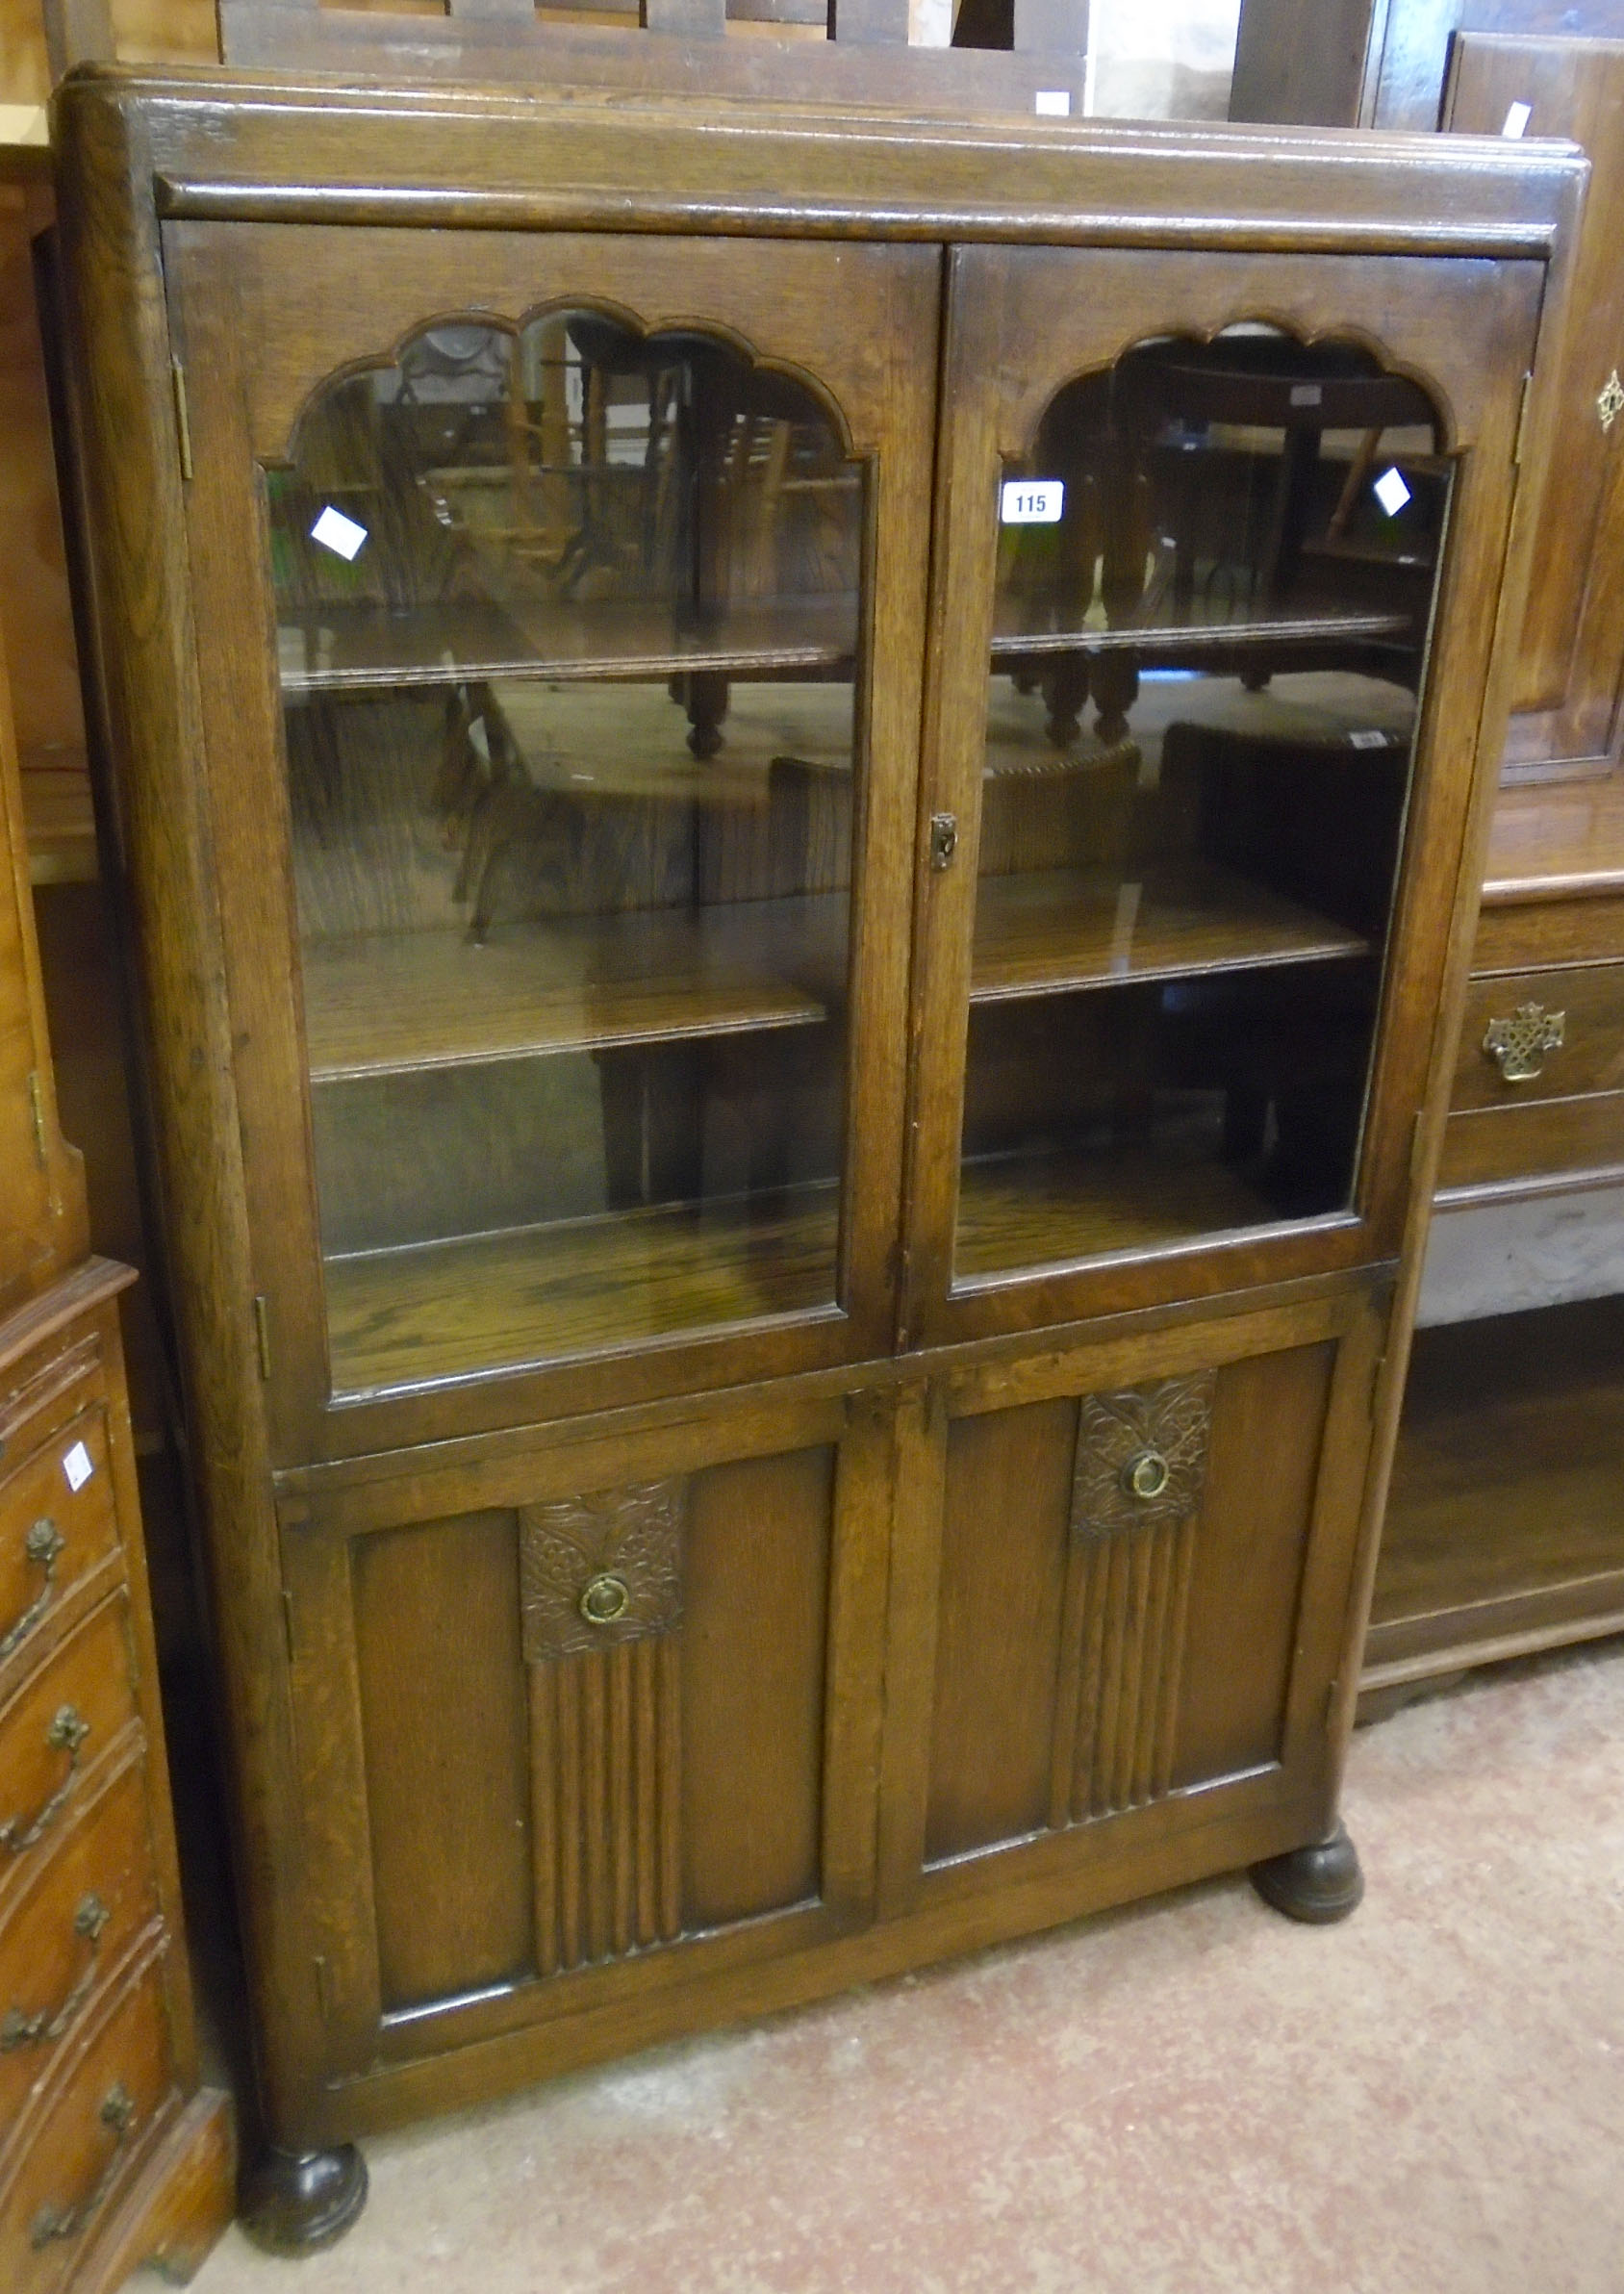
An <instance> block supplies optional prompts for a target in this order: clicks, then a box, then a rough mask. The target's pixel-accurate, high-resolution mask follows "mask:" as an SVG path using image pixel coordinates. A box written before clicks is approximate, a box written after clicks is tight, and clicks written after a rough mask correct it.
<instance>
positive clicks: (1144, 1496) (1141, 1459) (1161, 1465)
mask: <svg viewBox="0 0 1624 2294" xmlns="http://www.w3.org/2000/svg"><path fill="white" fill-rule="evenodd" d="M1122 1478H1123V1481H1124V1483H1125V1484H1126V1485H1127V1489H1128V1493H1129V1496H1130V1497H1137V1498H1139V1499H1140V1500H1141V1501H1142V1502H1143V1503H1144V1504H1146V1505H1149V1504H1150V1503H1151V1502H1152V1500H1153V1499H1155V1498H1157V1497H1160V1496H1162V1495H1163V1494H1164V1493H1165V1491H1166V1489H1167V1485H1168V1483H1169V1482H1170V1481H1171V1480H1172V1478H1173V1468H1172V1467H1171V1466H1169V1465H1168V1463H1167V1460H1166V1459H1165V1458H1164V1457H1163V1456H1162V1454H1161V1452H1160V1450H1141V1451H1140V1452H1139V1454H1138V1456H1137V1457H1136V1458H1129V1461H1128V1464H1127V1466H1125V1467H1124V1468H1123V1476H1122Z"/></svg>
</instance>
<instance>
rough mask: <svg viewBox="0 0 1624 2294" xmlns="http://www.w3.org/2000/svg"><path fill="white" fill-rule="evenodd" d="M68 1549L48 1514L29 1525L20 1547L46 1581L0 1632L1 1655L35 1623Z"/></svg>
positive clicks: (47, 1603) (48, 1601)
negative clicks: (20, 1612)
mask: <svg viewBox="0 0 1624 2294" xmlns="http://www.w3.org/2000/svg"><path fill="white" fill-rule="evenodd" d="M66 1549H67V1540H66V1539H65V1538H64V1537H63V1534H62V1531H61V1530H60V1529H59V1528H58V1527H57V1525H56V1523H55V1522H54V1521H53V1520H52V1519H51V1517H50V1516H49V1515H48V1514H46V1515H41V1517H39V1519H38V1521H36V1522H35V1523H34V1524H33V1526H32V1527H31V1528H30V1530H29V1533H28V1536H27V1538H26V1539H25V1540H24V1542H23V1551H24V1552H25V1553H26V1554H27V1556H28V1558H29V1560H30V1561H31V1562H32V1563H33V1564H34V1566H35V1568H37V1569H43V1570H44V1572H45V1582H44V1584H43V1585H42V1586H41V1587H40V1588H39V1591H38V1593H36V1594H35V1596H34V1598H33V1600H32V1601H30V1603H29V1604H28V1607H27V1608H26V1609H25V1610H24V1611H23V1613H22V1615H21V1616H20V1617H19V1618H17V1619H16V1620H15V1621H14V1622H13V1624H11V1625H10V1626H8V1627H7V1629H6V1631H5V1632H4V1633H0V1658H5V1657H9V1656H10V1655H11V1653H12V1651H13V1649H14V1648H17V1647H19V1646H20V1645H21V1644H22V1643H23V1642H24V1641H26V1640H27V1639H28V1636H29V1635H30V1633H32V1632H33V1630H34V1628H35V1626H36V1625H37V1624H38V1622H39V1619H41V1618H42V1617H43V1616H44V1614H45V1612H46V1610H47V1609H49V1607H50V1606H51V1593H52V1590H53V1586H54V1583H55V1579H56V1574H57V1563H58V1561H59V1560H60V1559H61V1557H62V1555H63V1553H64V1552H65V1551H66Z"/></svg>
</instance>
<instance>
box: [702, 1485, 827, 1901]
mask: <svg viewBox="0 0 1624 2294" xmlns="http://www.w3.org/2000/svg"><path fill="white" fill-rule="evenodd" d="M834 1467H835V1453H834V1450H833V1449H832V1448H831V1447H819V1448H816V1449H804V1450H792V1451H789V1452H787V1453H785V1454H784V1455H782V1456H779V1457H775V1458H752V1459H747V1460H741V1461H739V1462H737V1463H734V1464H731V1465H726V1466H712V1467H710V1468H709V1469H707V1470H706V1471H704V1472H702V1473H698V1474H696V1475H695V1477H694V1479H693V1482H692V1484H691V1485H690V1496H689V1509H690V1510H689V1517H688V1545H687V1554H686V1559H685V1564H684V1583H683V1626H682V1659H681V1663H682V1912H683V1921H682V1924H683V1925H684V1927H686V1928H696V1927H715V1926H720V1925H721V1924H723V1922H726V1921H730V1920H745V1919H749V1918H750V1917H751V1916H752V1915H754V1914H756V1913H760V1912H767V1911H772V1910H774V1909H777V1908H778V1907H780V1906H782V1905H785V1904H791V1903H799V1902H804V1901H805V1900H806V1899H808V1898H812V1897H816V1896H817V1895H818V1894H819V1893H820V1884H821V1871H820V1855H819V1842H820V1836H821V1826H822V1817H823V1786H822V1776H823V1759H824V1677H825V1632H826V1621H827V1613H828V1573H829V1547H830V1528H831V1523H832V1518H833V1511H834Z"/></svg>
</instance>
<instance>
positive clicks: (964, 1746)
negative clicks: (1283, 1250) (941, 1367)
mask: <svg viewBox="0 0 1624 2294" xmlns="http://www.w3.org/2000/svg"><path fill="white" fill-rule="evenodd" d="M1383 1320H1384V1317H1383V1313H1382V1312H1381V1311H1380V1307H1379V1305H1375V1304H1373V1303H1372V1302H1371V1300H1370V1299H1369V1297H1368V1296H1367V1294H1366V1293H1365V1292H1363V1291H1362V1290H1361V1291H1358V1292H1356V1293H1354V1294H1352V1295H1351V1296H1350V1295H1348V1294H1344V1295H1343V1296H1342V1297H1341V1298H1340V1299H1338V1300H1334V1301H1331V1302H1325V1303H1322V1304H1320V1305H1318V1306H1315V1307H1308V1308H1303V1307H1298V1308H1293V1309H1291V1310H1288V1311H1276V1312H1270V1313H1254V1314H1251V1315H1246V1316H1238V1317H1232V1318H1231V1319H1229V1320H1227V1321H1222V1322H1217V1323H1213V1322H1210V1321H1209V1322H1206V1323H1205V1324H1200V1325H1196V1326H1192V1327H1190V1328H1188V1329H1186V1330H1184V1331H1181V1332H1180V1333H1179V1334H1178V1335H1177V1337H1175V1338H1169V1337H1168V1336H1167V1335H1166V1334H1163V1335H1161V1336H1160V1337H1159V1338H1148V1339H1147V1338H1139V1339H1136V1340H1131V1341H1128V1342H1122V1341H1119V1342H1117V1343H1116V1344H1114V1345H1102V1344H1100V1343H1098V1342H1096V1343H1095V1344H1093V1345H1091V1346H1086V1347H1079V1348H1077V1349H1073V1350H1062V1349H1056V1350H1053V1351H1051V1352H1046V1353H1045V1354H1043V1355H1041V1356H1035V1357H1030V1358H1028V1359H1026V1360H1023V1361H1019V1362H1016V1363H1014V1364H1006V1365H1003V1366H1001V1367H986V1368H981V1369H970V1370H966V1371H964V1372H962V1373H959V1374H957V1375H955V1376H952V1377H949V1378H947V1379H945V1380H943V1381H941V1382H939V1383H937V1384H935V1385H933V1386H931V1387H930V1388H927V1389H924V1390H923V1391H922V1392H921V1394H920V1395H919V1396H918V1397H917V1401H916V1407H915V1415H914V1417H913V1420H912V1423H911V1425H904V1427H903V1428H902V1429H901V1431H900V1437H899V1445H900V1457H901V1472H900V1479H899V1505H898V1526H897V1549H896V1559H895V1563H894V1568H893V1581H892V1640H891V1648H892V1652H893V1653H892V1664H891V1670H890V1671H889V1672H888V1675H887V1689H886V1731H887V1733H886V1745H885V1797H884V1804H883V1818H882V1829H881V1849H880V1861H881V1874H882V1878H881V1901H882V1906H883V1909H884V1911H885V1913H887V1914H888V1915H892V1916H897V1915H901V1914H905V1913H928V1912H929V1910H930V1908H931V1907H932V1906H936V1907H938V1908H944V1907H946V1906H949V1905H953V1904H957V1905H960V1906H961V1907H962V1906H967V1905H970V1904H973V1902H974V1900H975V1899H977V1897H979V1896H983V1895H984V1894H985V1893H986V1892H987V1891H988V1890H990V1889H998V1890H1002V1891H1004V1892H1005V1893H1006V1892H1007V1891H1008V1889H1009V1888H1010V1887H1011V1886H1020V1885H1023V1884H1025V1885H1028V1886H1029V1889H1030V1890H1031V1892H1032V1895H1031V1901H1032V1907H1033V1908H1032V1924H1037V1923H1038V1921H1039V1920H1041V1919H1044V1918H1048V1919H1058V1918H1065V1917H1070V1916H1074V1915H1075V1914H1076V1913H1077V1912H1079V1911H1082V1910H1087V1909H1091V1908H1093V1907H1094V1906H1095V1905H1096V1904H1099V1903H1102V1902H1107V1901H1113V1900H1120V1899H1124V1898H1127V1897H1129V1896H1131V1895H1136V1894H1142V1893H1147V1892H1149V1891H1151V1890H1154V1889H1156V1888H1162V1887H1167V1886H1171V1885H1174V1884H1175V1883H1177V1882H1179V1881H1181V1880H1185V1879H1190V1878H1194V1877H1197V1876H1199V1875H1200V1874H1201V1873H1204V1872H1211V1871H1219V1870H1223V1869H1225V1868H1227V1867H1228V1868H1233V1867H1234V1866H1236V1865H1239V1864H1244V1863H1246V1862H1248V1861H1249V1860H1251V1859H1252V1858H1254V1857H1256V1856H1259V1855H1262V1854H1265V1853H1270V1852H1273V1851H1274V1850H1275V1849H1277V1848H1283V1847H1286V1846H1289V1845H1292V1844H1293V1842H1295V1843H1297V1844H1300V1843H1301V1842H1302V1841H1303V1840H1305V1839H1307V1838H1311V1837H1312V1836H1313V1829H1314V1825H1315V1824H1316V1822H1322V1821H1323V1822H1326V1823H1327V1824H1329V1822H1330V1821H1331V1819H1332V1814H1333V1810H1332V1804H1331V1799H1330V1795H1331V1792H1332V1769H1331V1761H1330V1742H1331V1736H1330V1725H1329V1724H1330V1720H1331V1698H1332V1684H1333V1682H1335V1681H1336V1679H1337V1678H1338V1676H1339V1675H1340V1676H1341V1677H1342V1678H1344V1679H1346V1678H1347V1677H1349V1673H1350V1670H1351V1668H1350V1665H1349V1661H1348V1657H1347V1636H1348V1631H1349V1611H1350V1589H1351V1587H1352V1585H1353V1582H1354V1572H1355V1559H1356V1551H1357V1546H1358V1522H1359V1515H1360V1505H1361V1496H1362V1490H1363V1481H1364V1470H1365V1462H1366V1459H1367V1457H1368V1453H1369V1431H1370V1404H1371V1394H1372V1389H1373V1381H1374V1371H1375V1366H1376V1357H1377V1354H1378V1352H1379V1349H1380V1337H1379V1334H1380V1332H1381V1330H1382V1328H1383ZM1012 1858H1013V1859H1015V1860H1016V1861H1015V1862H1014V1863H1013V1864H1012V1862H1011V1859H1012ZM964 1917H965V1918H966V1919H967V1920H970V1921H972V1922H973V1918H974V1915H973V1912H970V1911H968V1910H967V1911H965V1913H964ZM970 1932H971V1933H973V1932H974V1928H973V1925H972V1928H971V1930H970Z"/></svg>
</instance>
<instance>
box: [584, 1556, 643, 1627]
mask: <svg viewBox="0 0 1624 2294" xmlns="http://www.w3.org/2000/svg"><path fill="white" fill-rule="evenodd" d="M630 1607H631V1594H630V1593H629V1592H628V1591H627V1588H626V1581H625V1579H624V1578H623V1577H612V1576H611V1575H610V1574H609V1572H608V1570H607V1569H605V1570H603V1571H602V1572H600V1574H599V1575H597V1576H596V1577H592V1578H589V1579H588V1581H587V1585H586V1590H585V1591H584V1593H582V1594H581V1599H580V1611H581V1615H582V1616H583V1617H584V1618H585V1619H586V1620H587V1623H588V1624H589V1625H613V1624H615V1623H617V1622H618V1621H619V1620H620V1619H622V1617H624V1615H625V1613H626V1611H627V1610H628V1609H629V1608H630Z"/></svg>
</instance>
